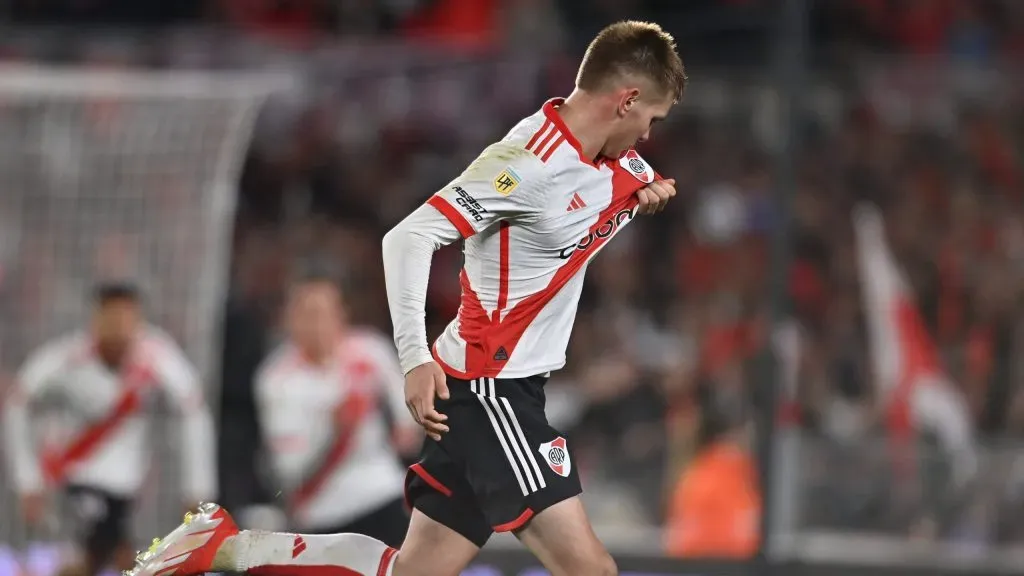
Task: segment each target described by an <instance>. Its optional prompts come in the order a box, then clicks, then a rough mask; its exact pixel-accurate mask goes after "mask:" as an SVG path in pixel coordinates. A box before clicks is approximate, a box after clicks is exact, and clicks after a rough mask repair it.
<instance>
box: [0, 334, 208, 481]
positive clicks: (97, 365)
mask: <svg viewBox="0 0 1024 576" xmlns="http://www.w3.org/2000/svg"><path fill="white" fill-rule="evenodd" d="M157 393H163V394H164V395H165V397H166V398H167V399H168V400H169V401H170V402H169V403H170V405H171V406H172V407H173V408H175V409H176V411H177V412H179V413H180V414H181V416H182V420H181V422H180V432H181V437H180V439H179V441H180V444H181V450H182V454H183V457H184V462H183V463H182V464H183V465H182V470H183V478H182V480H183V485H182V487H183V491H184V493H183V494H182V497H183V498H185V499H187V500H189V501H200V500H207V499H211V498H213V497H214V496H215V495H216V478H215V474H216V472H215V471H216V460H215V449H214V444H213V441H214V440H213V422H212V419H211V417H210V413H209V410H208V408H207V406H206V402H205V399H204V396H203V389H202V386H201V384H200V381H199V377H198V375H197V373H196V370H195V369H194V368H193V367H192V365H191V364H190V363H189V361H188V360H187V359H186V358H185V355H184V354H183V353H182V352H181V350H180V349H179V348H178V346H177V345H176V344H175V343H174V342H173V340H172V339H171V338H170V337H169V336H168V335H167V334H165V333H164V332H163V331H161V330H159V329H157V328H154V327H146V328H145V329H144V330H143V331H142V333H141V334H140V336H139V337H138V339H137V340H136V342H135V343H134V345H133V348H132V350H131V351H130V352H129V357H128V360H127V361H126V362H125V366H124V367H123V368H122V369H121V370H120V373H115V372H112V371H111V370H110V369H109V368H108V367H107V366H106V365H104V364H103V363H102V362H101V361H100V360H99V359H98V358H97V356H96V354H95V348H94V345H93V342H92V339H91V337H90V336H89V335H88V334H86V333H84V332H81V333H75V334H72V335H69V336H65V337H62V338H59V339H57V340H54V341H52V342H49V343H47V344H45V345H43V346H42V347H40V348H39V349H38V350H37V351H36V352H34V353H33V354H32V355H31V356H30V357H29V359H28V361H27V362H26V363H25V365H24V367H23V368H22V369H21V371H20V372H19V374H18V376H17V377H16V379H15V382H14V388H13V390H12V393H11V395H10V397H9V398H8V401H7V402H5V403H4V437H5V441H6V442H5V444H6V447H7V454H8V456H9V458H10V460H11V469H12V471H13V475H14V482H15V486H16V488H17V489H18V490H19V491H21V492H23V493H26V492H35V491H39V490H42V489H44V487H45V486H46V485H47V484H50V485H60V484H64V483H71V484H79V485H84V486H89V487H94V488H99V489H102V490H104V491H107V492H109V493H112V494H115V495H119V496H123V497H127V498H131V497H133V496H134V495H135V494H136V492H137V491H138V489H139V487H140V486H141V485H142V482H143V480H144V478H145V475H146V473H147V471H148V467H149V455H150V454H152V453H153V448H152V444H150V442H149V440H150V438H149V428H150V425H151V420H152V413H151V411H150V410H149V407H150V406H152V403H151V400H152V399H153V398H154V395H155V394H157ZM44 397H49V398H55V399H56V400H58V401H60V403H61V404H62V405H64V406H66V407H67V410H66V413H67V416H68V417H69V419H70V420H71V421H70V422H61V429H62V432H63V434H62V436H63V437H62V438H60V439H59V442H58V443H57V444H56V445H46V443H44V442H41V441H40V440H41V439H40V438H37V437H36V436H35V434H33V427H32V423H31V419H30V416H29V414H30V410H29V404H30V403H31V402H32V401H35V400H39V399H42V398H44Z"/></svg>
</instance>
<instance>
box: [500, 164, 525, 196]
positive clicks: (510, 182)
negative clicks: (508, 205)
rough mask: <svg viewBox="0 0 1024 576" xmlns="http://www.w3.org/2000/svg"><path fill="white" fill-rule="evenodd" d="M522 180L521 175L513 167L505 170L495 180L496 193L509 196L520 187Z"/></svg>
mask: <svg viewBox="0 0 1024 576" xmlns="http://www.w3.org/2000/svg"><path fill="white" fill-rule="evenodd" d="M520 181H522V179H521V178H520V177H519V174H516V171H515V170H513V169H512V168H511V167H509V168H505V169H504V170H502V171H501V174H498V176H497V177H496V178H495V179H494V191H495V192H497V193H498V194H501V195H502V196H508V195H509V194H511V193H512V191H513V190H515V189H516V188H518V187H519V182H520Z"/></svg>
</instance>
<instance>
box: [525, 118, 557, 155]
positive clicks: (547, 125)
mask: <svg viewBox="0 0 1024 576" xmlns="http://www.w3.org/2000/svg"><path fill="white" fill-rule="evenodd" d="M550 127H551V120H548V119H545V120H544V124H543V125H542V126H541V127H540V130H537V132H536V133H535V134H534V135H533V138H530V141H529V142H527V143H526V149H527V150H532V149H533V145H534V144H536V143H537V140H539V139H540V136H541V134H544V133H545V132H547V130H548V128H550Z"/></svg>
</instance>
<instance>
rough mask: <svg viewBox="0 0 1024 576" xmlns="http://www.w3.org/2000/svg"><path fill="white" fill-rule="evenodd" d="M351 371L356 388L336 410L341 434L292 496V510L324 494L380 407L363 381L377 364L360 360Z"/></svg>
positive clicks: (298, 508)
mask: <svg viewBox="0 0 1024 576" xmlns="http://www.w3.org/2000/svg"><path fill="white" fill-rule="evenodd" d="M347 370H349V371H350V376H351V378H352V381H353V382H354V383H355V384H354V385H355V386H356V389H355V390H353V391H352V392H350V393H349V395H348V397H347V398H345V400H344V401H343V402H341V403H340V404H339V405H338V407H337V408H336V409H335V414H334V416H335V423H336V426H337V428H338V433H337V435H336V436H335V439H334V443H333V444H332V445H331V447H330V448H329V449H328V450H327V453H326V454H325V455H324V457H323V460H321V462H320V465H319V466H318V467H317V468H316V469H315V470H314V471H313V473H312V474H310V475H309V477H307V478H306V480H305V481H304V482H303V483H302V484H301V485H300V486H299V488H298V489H297V490H296V491H295V493H294V494H293V495H292V500H291V509H292V510H293V511H298V510H301V509H302V508H304V507H305V506H306V505H307V504H309V502H310V501H311V500H312V499H313V498H314V497H316V495H317V494H319V493H320V491H321V490H322V489H323V486H324V484H326V483H327V480H329V479H330V477H331V474H333V473H334V471H335V470H336V469H337V468H338V466H340V465H341V463H342V462H344V461H345V457H346V456H348V453H349V451H350V450H351V448H352V440H353V439H354V438H355V435H356V433H357V432H358V431H359V428H360V427H361V426H362V424H363V421H364V420H366V418H367V417H368V416H369V415H370V413H371V412H373V410H374V408H375V406H376V403H375V401H374V400H375V397H374V396H373V395H372V394H370V393H369V392H368V391H366V389H365V388H360V387H361V386H363V385H362V384H361V383H362V382H365V380H366V379H367V378H368V377H369V374H370V373H371V372H372V371H373V367H372V366H370V365H369V364H368V363H366V362H357V363H355V364H353V365H349V366H348V367H347Z"/></svg>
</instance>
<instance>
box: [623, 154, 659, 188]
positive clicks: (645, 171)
mask: <svg viewBox="0 0 1024 576" xmlns="http://www.w3.org/2000/svg"><path fill="white" fill-rule="evenodd" d="M619 165H620V166H622V167H623V168H625V169H626V171H627V172H629V173H630V174H632V175H633V176H634V177H635V178H636V179H637V180H639V181H641V182H643V183H644V184H650V183H651V182H654V168H651V165H650V164H648V163H647V162H646V161H645V160H644V159H643V158H641V157H640V155H639V154H637V153H636V150H630V151H629V152H626V155H625V156H623V157H622V158H619Z"/></svg>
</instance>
